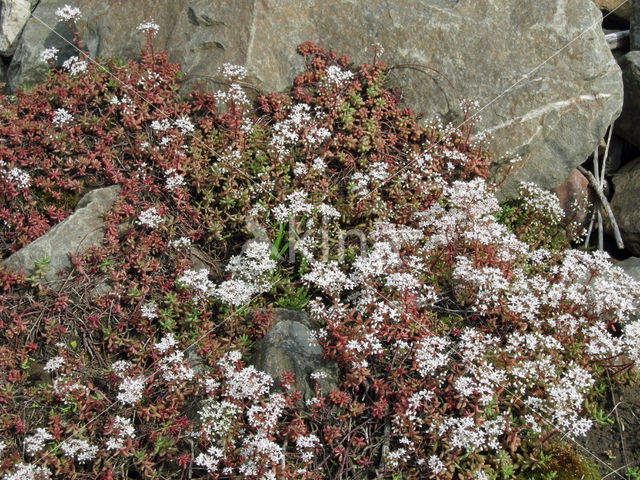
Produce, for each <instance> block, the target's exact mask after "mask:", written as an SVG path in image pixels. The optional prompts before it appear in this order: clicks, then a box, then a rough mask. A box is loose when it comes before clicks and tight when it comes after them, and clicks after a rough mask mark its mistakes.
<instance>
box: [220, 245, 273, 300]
mask: <svg viewBox="0 0 640 480" xmlns="http://www.w3.org/2000/svg"><path fill="white" fill-rule="evenodd" d="M275 268H276V261H275V260H272V259H271V245H270V244H269V243H267V242H258V241H250V242H249V243H248V244H247V245H246V248H245V250H244V252H243V254H242V255H236V256H233V257H231V259H230V260H229V263H228V264H227V267H226V270H227V271H228V272H231V279H229V280H226V281H224V282H222V283H221V284H220V285H218V286H217V287H215V288H214V289H213V290H212V293H213V295H214V296H215V297H217V298H218V299H220V300H221V301H222V302H225V303H230V304H232V305H244V304H246V303H247V302H249V301H250V300H251V299H252V298H253V296H254V295H257V294H259V293H262V292H266V291H267V290H269V289H270V288H271V285H270V283H269V280H268V279H269V275H270V274H271V273H272V272H273V271H274V270H275Z"/></svg>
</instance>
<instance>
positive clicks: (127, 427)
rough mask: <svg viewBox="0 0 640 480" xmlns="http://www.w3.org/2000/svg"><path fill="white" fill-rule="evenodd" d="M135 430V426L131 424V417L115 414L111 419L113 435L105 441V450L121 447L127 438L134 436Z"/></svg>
mask: <svg viewBox="0 0 640 480" xmlns="http://www.w3.org/2000/svg"><path fill="white" fill-rule="evenodd" d="M135 432H136V431H135V428H134V427H133V425H132V424H131V419H129V418H124V417H121V416H119V415H117V416H116V418H114V419H113V431H112V435H113V437H111V438H110V439H109V440H107V442H106V445H107V450H117V449H118V448H122V446H123V445H124V441H125V440H126V439H127V438H135V437H136V433H135Z"/></svg>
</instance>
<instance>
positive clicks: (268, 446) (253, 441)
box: [238, 430, 284, 478]
mask: <svg viewBox="0 0 640 480" xmlns="http://www.w3.org/2000/svg"><path fill="white" fill-rule="evenodd" d="M241 455H242V456H243V457H244V458H245V461H244V463H243V464H242V465H241V466H240V468H239V469H238V470H239V473H240V474H241V475H243V477H244V478H247V477H252V476H255V475H258V474H259V473H260V471H261V470H262V468H264V467H263V466H264V465H265V464H267V465H269V464H271V465H278V464H280V463H282V462H283V461H284V452H283V451H282V447H281V446H280V445H278V444H277V443H275V442H273V441H271V440H269V438H268V437H267V434H266V433H265V432H264V431H262V430H260V431H258V433H256V434H254V435H250V436H247V437H246V438H245V440H244V442H243V445H242V450H241Z"/></svg>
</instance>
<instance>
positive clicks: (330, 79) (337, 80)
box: [322, 65, 353, 88]
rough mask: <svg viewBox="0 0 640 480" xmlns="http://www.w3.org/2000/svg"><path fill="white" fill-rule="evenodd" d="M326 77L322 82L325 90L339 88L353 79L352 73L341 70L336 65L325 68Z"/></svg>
mask: <svg viewBox="0 0 640 480" xmlns="http://www.w3.org/2000/svg"><path fill="white" fill-rule="evenodd" d="M326 73H327V76H326V77H325V78H324V80H323V82H322V86H324V87H325V88H334V87H335V88H341V87H343V86H344V85H345V83H346V82H348V81H349V80H351V79H352V78H353V72H350V71H348V70H342V69H341V68H340V67H338V66H337V65H331V66H330V67H328V68H327V72H326Z"/></svg>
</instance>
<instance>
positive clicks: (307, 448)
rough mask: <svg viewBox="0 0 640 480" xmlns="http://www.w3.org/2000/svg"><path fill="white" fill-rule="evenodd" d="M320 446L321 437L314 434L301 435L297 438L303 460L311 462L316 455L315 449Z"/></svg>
mask: <svg viewBox="0 0 640 480" xmlns="http://www.w3.org/2000/svg"><path fill="white" fill-rule="evenodd" d="M319 446H320V439H319V438H318V437H316V436H315V435H313V434H310V435H300V436H299V437H298V438H296V449H297V450H298V452H299V453H300V457H301V458H302V461H303V462H307V463H309V462H311V461H312V460H313V456H314V450H316V449H317V448H318V447H319Z"/></svg>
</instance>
